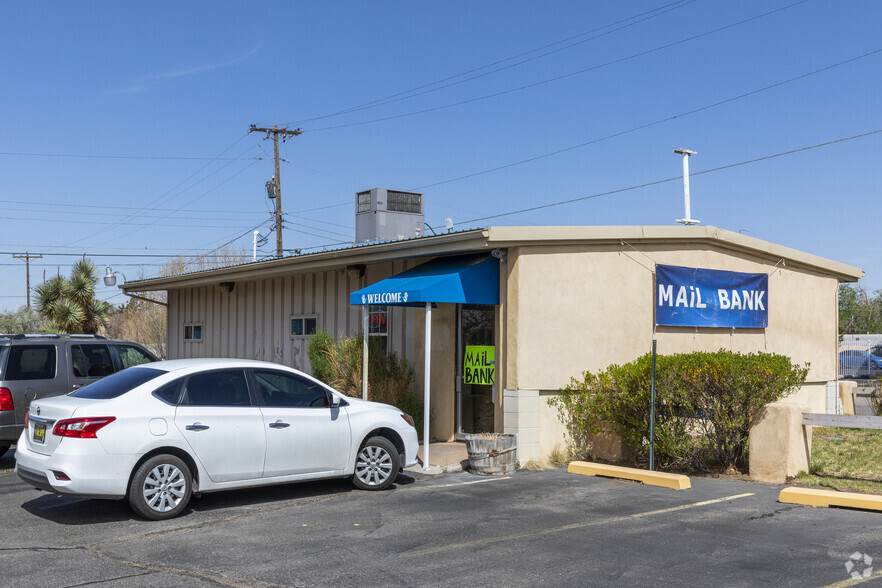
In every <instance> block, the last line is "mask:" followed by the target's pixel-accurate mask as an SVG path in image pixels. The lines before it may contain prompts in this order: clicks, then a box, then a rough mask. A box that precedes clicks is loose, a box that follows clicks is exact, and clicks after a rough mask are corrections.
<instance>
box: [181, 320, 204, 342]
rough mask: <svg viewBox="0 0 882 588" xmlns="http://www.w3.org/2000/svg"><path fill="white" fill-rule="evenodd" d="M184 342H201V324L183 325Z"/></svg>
mask: <svg viewBox="0 0 882 588" xmlns="http://www.w3.org/2000/svg"><path fill="white" fill-rule="evenodd" d="M184 341H202V323H188V324H184Z"/></svg>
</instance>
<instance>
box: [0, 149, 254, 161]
mask: <svg viewBox="0 0 882 588" xmlns="http://www.w3.org/2000/svg"><path fill="white" fill-rule="evenodd" d="M0 155H8V156H18V157H73V158H78V159H158V160H173V161H248V160H251V159H256V160H260V159H263V158H262V157H175V156H171V155H86V154H83V153H26V152H23V151H0Z"/></svg>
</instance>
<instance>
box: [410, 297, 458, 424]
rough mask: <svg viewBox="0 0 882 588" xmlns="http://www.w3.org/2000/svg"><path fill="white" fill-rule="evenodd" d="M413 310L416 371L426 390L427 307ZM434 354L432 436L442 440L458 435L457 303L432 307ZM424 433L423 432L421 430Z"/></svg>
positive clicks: (419, 383) (420, 388)
mask: <svg viewBox="0 0 882 588" xmlns="http://www.w3.org/2000/svg"><path fill="white" fill-rule="evenodd" d="M410 310H411V312H412V313H413V316H414V319H413V329H414V337H415V338H416V340H417V341H418V342H419V343H418V344H416V345H415V354H414V362H413V367H414V373H415V375H416V388H417V390H418V391H419V392H420V394H423V393H424V381H425V373H426V369H425V361H426V360H425V354H424V350H425V345H424V343H423V342H424V341H425V336H426V310H425V309H424V308H416V309H410ZM431 338H432V356H431V358H430V359H431V363H430V368H431V378H430V380H429V393H430V399H431V402H430V411H429V414H430V416H429V420H430V429H429V435H430V436H431V437H434V438H436V439H438V440H439V441H452V440H453V439H454V438H455V437H456V430H455V427H454V419H455V414H456V388H455V386H456V382H455V374H456V305H455V304H439V305H437V306H436V307H435V308H433V309H432V331H431ZM420 435H422V431H420Z"/></svg>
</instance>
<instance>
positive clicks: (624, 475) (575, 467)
mask: <svg viewBox="0 0 882 588" xmlns="http://www.w3.org/2000/svg"><path fill="white" fill-rule="evenodd" d="M567 472H569V473H571V474H581V475H583V476H603V477H605V478H620V479H623V480H634V481H636V482H643V483H644V484H648V485H650V486H662V487H664V488H673V489H674V490H686V489H687V488H691V487H692V482H691V481H690V480H689V476H684V475H682V474H668V473H666V472H650V471H648V470H638V469H636V468H623V467H621V466H614V465H607V464H605V463H591V462H588V461H574V462H571V463H570V466H569V467H568V468H567Z"/></svg>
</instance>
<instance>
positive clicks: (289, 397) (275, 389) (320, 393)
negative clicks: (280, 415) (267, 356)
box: [254, 370, 328, 408]
mask: <svg viewBox="0 0 882 588" xmlns="http://www.w3.org/2000/svg"><path fill="white" fill-rule="evenodd" d="M254 379H255V380H256V381H257V387H258V390H260V396H261V399H262V400H263V405H264V406H271V407H277V408H281V407H310V408H321V407H326V406H328V393H327V392H326V391H325V389H324V388H322V387H321V386H319V385H318V384H316V383H315V382H312V381H310V380H307V379H305V378H299V377H297V376H295V375H294V374H287V373H284V372H270V371H258V370H255V371H254Z"/></svg>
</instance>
